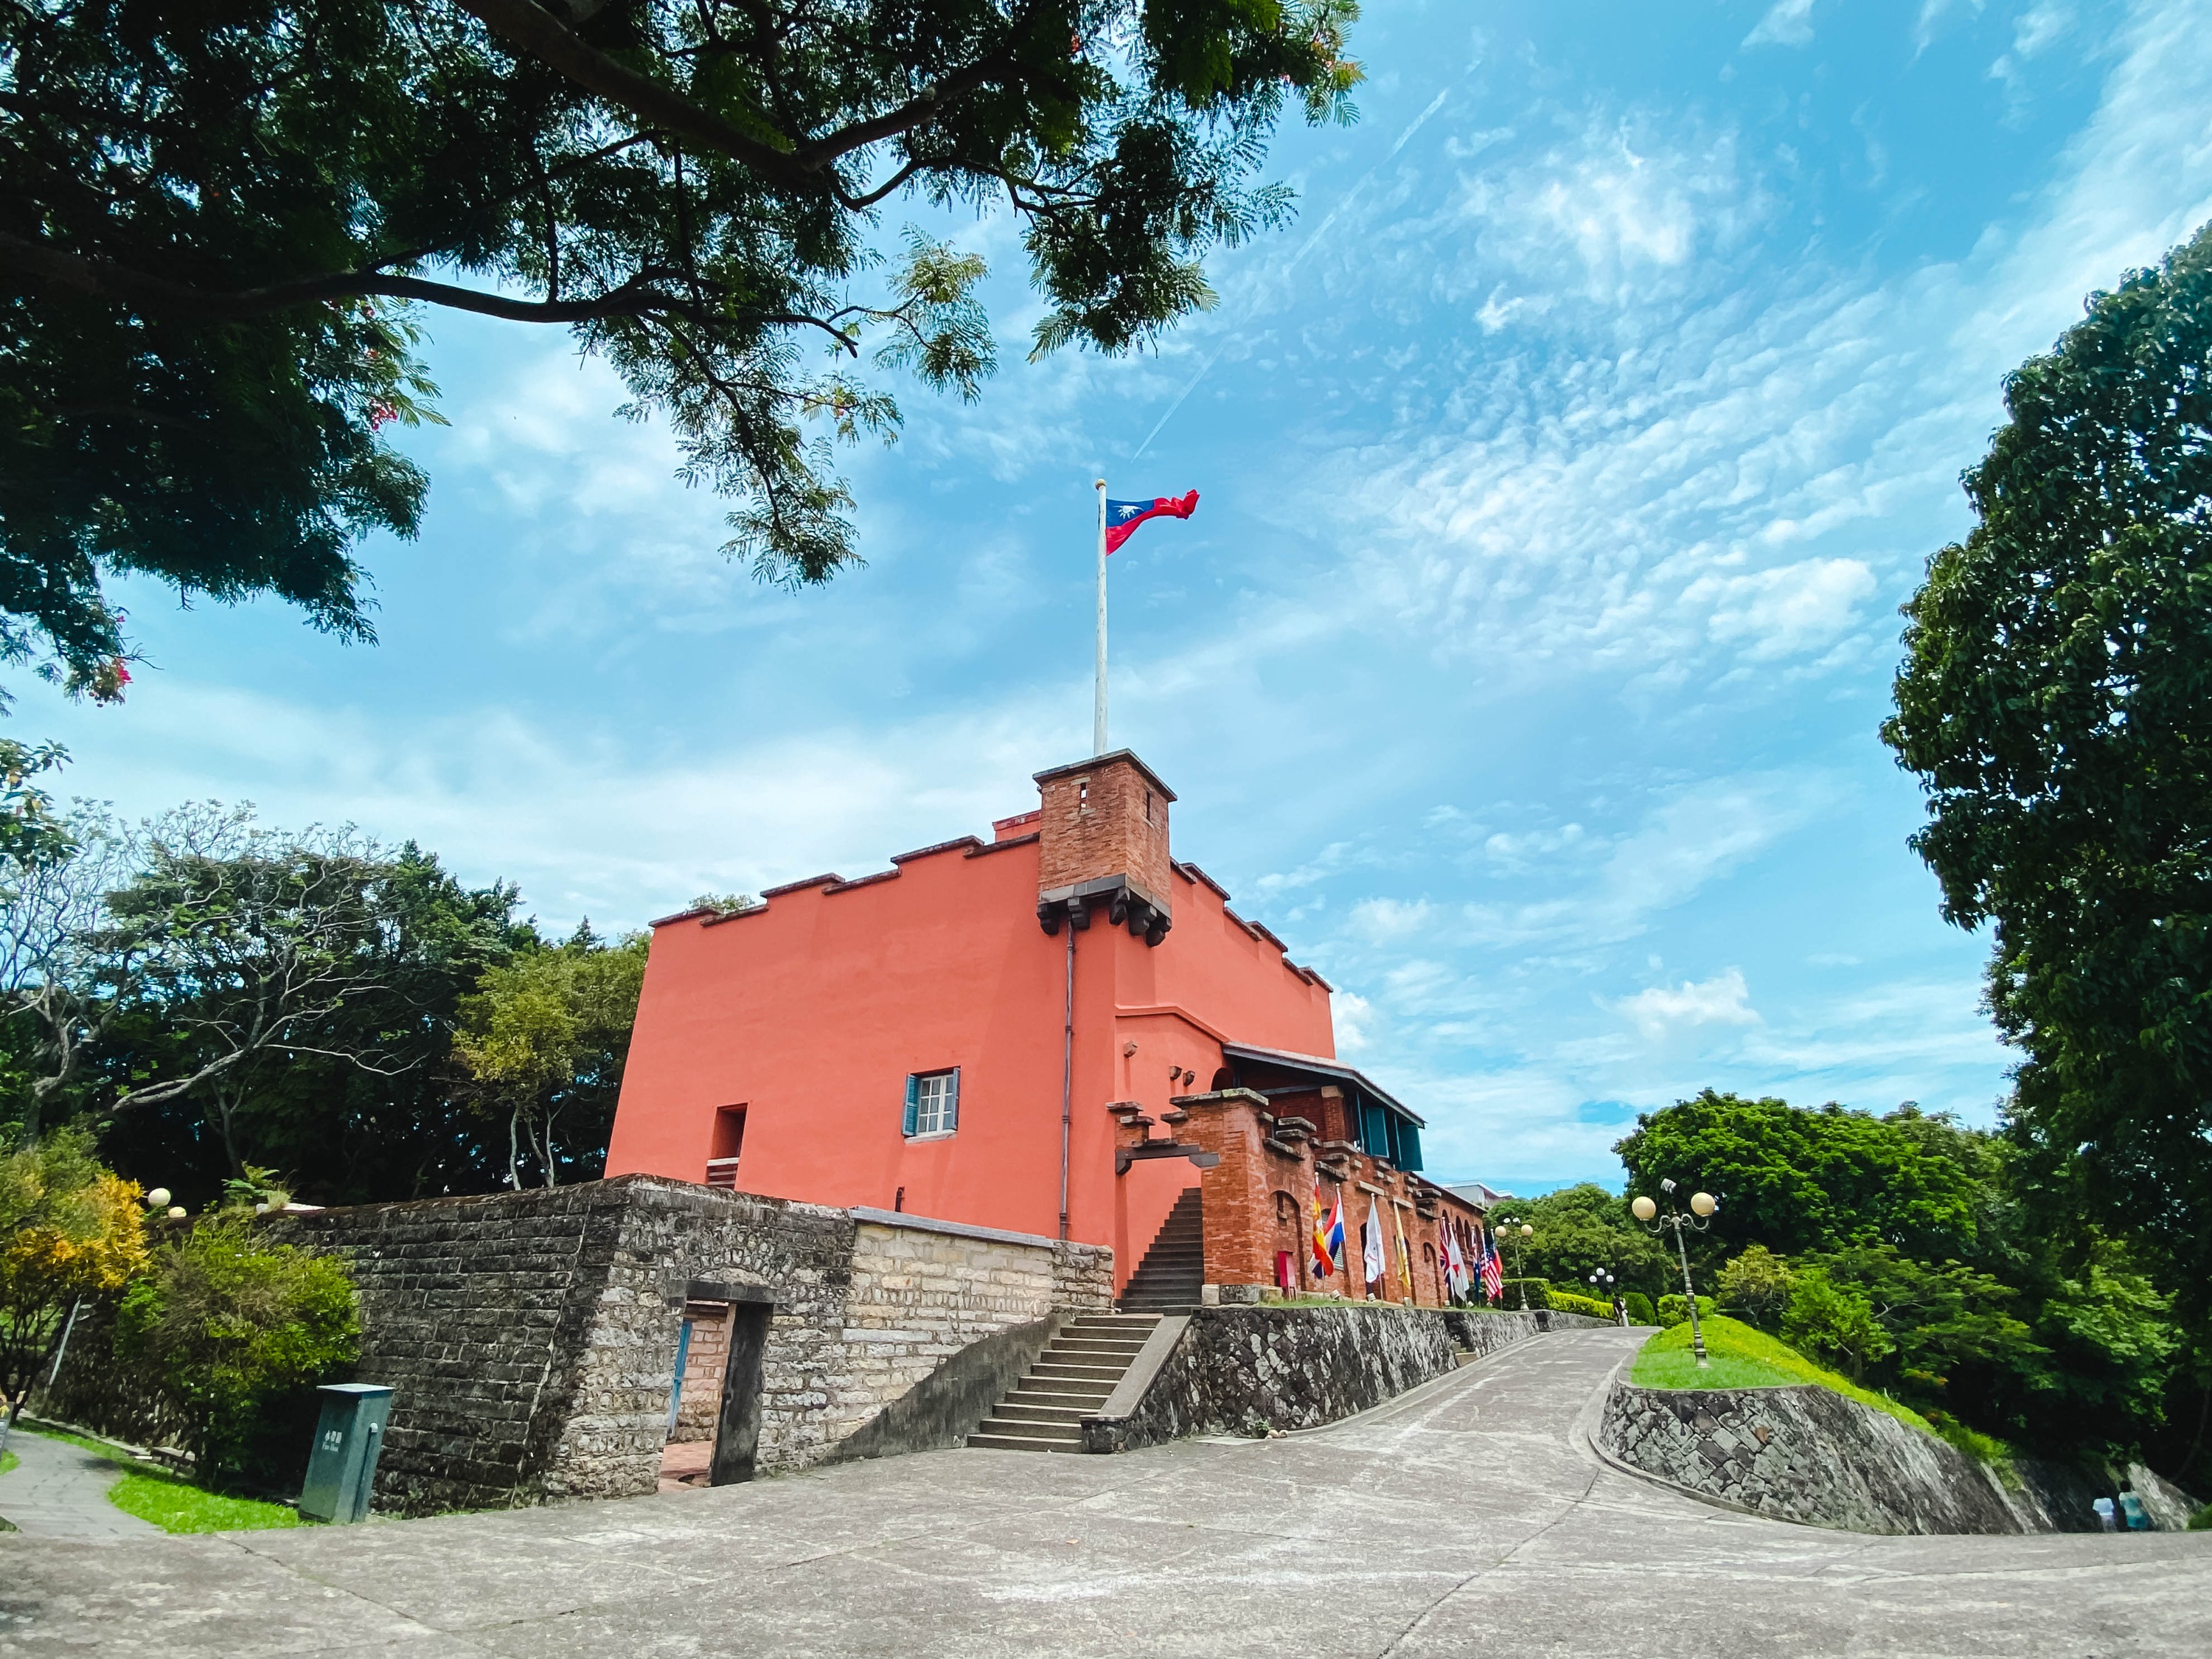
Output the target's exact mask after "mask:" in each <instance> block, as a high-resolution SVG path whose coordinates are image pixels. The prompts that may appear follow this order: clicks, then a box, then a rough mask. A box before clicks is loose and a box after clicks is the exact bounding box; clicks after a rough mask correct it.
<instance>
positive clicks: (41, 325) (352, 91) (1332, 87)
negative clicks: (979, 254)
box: [0, 0, 1359, 693]
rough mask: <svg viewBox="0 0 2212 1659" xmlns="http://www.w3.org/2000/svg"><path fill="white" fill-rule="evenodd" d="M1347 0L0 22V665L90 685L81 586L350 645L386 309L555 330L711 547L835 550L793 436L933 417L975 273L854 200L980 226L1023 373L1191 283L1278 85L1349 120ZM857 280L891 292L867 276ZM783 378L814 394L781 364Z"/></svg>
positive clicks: (391, 498) (604, 0) (748, 551)
mask: <svg viewBox="0 0 2212 1659" xmlns="http://www.w3.org/2000/svg"><path fill="white" fill-rule="evenodd" d="M1354 15H1355V8H1354V5H1353V4H1352V0H848V3H844V4H839V5H831V6H823V5H817V4H813V3H808V0H203V3H199V4H195V5H191V6H159V5H153V4H148V3H143V0H38V3H27V0H26V3H9V4H7V5H4V6H0V58H4V59H5V61H6V63H7V64H8V96H7V97H6V99H5V100H0V197H4V199H5V200H6V201H7V202H8V203H9V209H8V210H7V212H6V214H5V215H4V216H0V272H4V273H5V276H4V277H3V278H0V282H4V286H0V358H4V359H5V361H6V362H8V363H9V370H10V372H9V374H8V375H6V376H5V377H4V378H0V623H4V628H0V655H6V654H9V653H12V654H14V655H16V656H18V657H20V656H21V655H23V654H25V653H27V652H28V651H29V649H30V648H31V647H32V645H33V643H34V642H35V641H44V643H45V644H46V645H47V646H48V647H51V649H52V652H53V653H54V654H55V656H56V658H57V659H58V663H59V665H60V671H62V672H64V674H66V675H67V676H68V677H69V678H70V679H71V681H72V683H73V684H78V685H81V686H87V687H90V688H91V689H93V690H94V691H95V692H96V693H97V692H99V691H100V689H101V686H102V684H103V680H102V678H101V677H102V676H106V682H107V683H112V680H113V676H114V672H115V670H116V669H117V668H118V665H119V658H120V655H121V653H123V652H124V651H125V641H124V639H123V635H122V632H121V618H120V617H118V614H117V613H116V612H115V611H114V610H113V608H112V605H110V604H109V603H108V601H107V599H106V597H105V596H104V594H103V592H102V586H101V584H102V578H103V575H104V574H106V573H110V572H113V571H118V570H133V571H138V572H143V573H144V574H148V575H150V576H152V577H155V578H156V579H158V580H163V581H166V582H167V583H169V584H170V585H172V586H174V587H176V588H177V589H178V590H179V592H183V593H185V594H186V595H188V596H189V595H191V594H195V593H199V594H208V595H212V596H214V597H216V598H222V599H231V598H235V597H240V596H242V595H246V594H252V593H256V592H274V593H277V594H280V595H282V596H283V597H284V598H286V599H289V600H291V601H292V602H293V603H295V604H296V605H301V607H303V608H304V609H305V610H306V611H307V615H308V616H309V617H310V618H311V619H312V620H313V622H314V623H316V624H317V625H318V626H319V627H322V628H325V629H329V630H331V631H332V632H335V633H337V634H339V635H346V636H351V637H356V638H367V637H368V636H369V635H370V627H369V623H368V617H367V614H366V605H365V603H364V601H363V599H362V593H361V586H362V573H361V572H360V570H359V568H358V567H357V566H356V563H355V562H354V557H353V549H354V547H355V545H356V544H357V543H358V542H359V541H360V539H361V538H362V537H363V536H365V535H367V534H368V533H369V532H373V531H376V530H388V531H391V532H394V533H397V534H401V535H408V534H411V533H413V532H414V530H415V529H416V526H417V524H418V523H419V521H420V518H421V514H422V503H423V499H424V490H425V488H426V480H425V478H424V477H423V475H422V472H421V471H419V470H418V469H417V468H416V466H415V465H413V464H412V463H410V461H408V460H407V459H404V457H402V456H401V455H399V454H398V453H397V452H396V451H395V450H393V449H392V447H391V446H390V444H389V443H388V441H386V435H385V428H387V427H390V426H392V424H393V423H395V422H396V423H398V424H399V425H410V424H413V423H415V422H419V421H422V420H428V419H435V415H434V414H433V413H432V411H431V408H430V400H431V399H432V398H433V397H434V396H435V388H434V387H433V386H431V385H430V383H429V382H428V380H427V379H426V378H425V376H424V373H423V370H422V365H421V364H420V362H418V360H417V357H416V345H417V343H418V341H419V328H420V323H419V320H418V319H419V317H420V315H421V313H422V310H423V309H424V308H428V307H446V308H453V309H458V310H463V311H469V312H474V313H479V314H483V315H488V316H492V317H496V318H501V319H507V320H510V321H514V322H521V323H535V324H538V325H553V326H559V327H564V328H568V329H570V330H572V331H574V335H575V337H576V338H577V340H578V342H579V343H580V346H581V347H582V349H585V350H586V351H587V352H593V353H599V354H604V355H605V357H606V359H607V360H608V361H609V362H611V364H612V365H613V366H614V367H615V368H616V369H617V371H618V372H619V373H620V374H622V375H623V379H624V380H626V381H627V383H628V385H629V389H630V392H631V394H632V398H633V401H632V403H631V404H630V405H629V411H628V412H629V413H631V414H632V415H633V416H640V417H641V416H646V415H648V414H654V413H657V414H659V415H660V416H663V417H665V419H666V420H667V421H668V422H669V423H670V425H671V428H672V430H673V431H674V433H675V435H676V436H677V439H678V442H679V443H680V445H681V446H682V448H683V451H684V476H685V477H687V479H691V480H696V481H699V482H703V483H708V484H711V485H712V486H714V488H715V489H718V490H720V491H723V492H726V493H728V494H731V495H737V496H739V497H741V498H742V501H743V504H742V505H741V506H740V507H739V508H738V511H737V512H736V513H734V514H733V515H732V520H731V523H732V529H733V532H734V536H733V539H732V542H731V544H730V550H731V551H732V553H734V554H737V555H739V556H744V557H747V558H749V559H750V560H751V561H752V562H754V564H755V566H756V568H758V569H760V570H761V571H762V572H763V574H767V575H769V576H771V577H775V578H777V579H781V580H789V581H801V582H812V581H821V580H825V579H827V578H828V577H829V576H830V575H831V574H834V573H835V572H836V569H837V568H839V567H840V566H842V565H843V564H845V563H847V562H850V561H851V560H852V559H853V557H854V548H853V545H852V535H851V528H850V526H849V524H848V521H847V518H846V511H847V508H848V507H849V505H850V497H849V495H848V492H847V489H846V487H845V485H844V483H842V481H841V480H840V479H839V478H838V477H837V476H836V472H835V471H834V470H833V468H832V465H831V463H830V460H829V454H828V446H829V442H830V441H831V440H832V439H836V440H842V441H852V440H854V439H856V438H858V437H859V436H860V435H864V434H867V433H871V432H872V433H878V434H882V435H890V433H891V432H892V431H893V430H895V429H896V423H897V421H898V418H899V417H898V411H897V410H896V406H895V404H893V402H892V400H891V398H890V396H889V395H888V394H887V392H885V391H884V389H883V387H882V385H881V383H880V378H879V377H878V378H877V379H871V378H870V377H868V376H866V374H861V373H860V372H859V371H857V370H856V369H854V368H848V367H844V366H843V365H849V364H853V363H856V362H858V360H859V359H860V357H861V355H862V353H863V350H864V348H866V346H867V345H868V344H869V343H871V342H874V343H875V344H874V357H875V361H876V362H877V363H878V364H879V365H881V366H882V368H884V370H886V371H896V372H903V373H908V374H913V375H915V376H916V377H917V378H919V379H920V380H922V381H923V382H924V383H926V384H928V385H931V386H940V387H951V388H953V389H955V390H957V391H958V392H961V393H962V394H963V395H969V396H972V395H973V394H974V392H975V386H976V383H977V381H978V380H979V379H980V378H981V376H983V375H984V374H987V373H989V372H990V370H991V369H992V368H993V366H994V341H993V336H992V333H991V330H990V326H989V324H988V321H987V319H986V318H985V317H984V315H983V313H982V312H981V307H979V306H978V304H977V303H976V301H975V287H976V284H977V283H978V282H979V281H980V280H981V277H982V276H983V275H984V270H983V265H982V262H981V260H980V259H977V258H974V257H972V256H969V255H963V254H962V253H960V252H957V251H956V250H954V249H953V248H951V247H950V246H944V245H941V244H939V243H938V242H936V241H934V240H931V239H929V238H927V237H925V236H923V235H921V234H919V233H916V232H913V231H909V232H908V235H907V238H906V241H905V245H904V247H903V250H902V252H901V253H900V254H899V256H898V257H897V258H896V261H890V260H889V259H887V258H886V256H885V254H884V251H883V244H884V236H883V235H882V234H881V229H880V226H879V222H878V214H879V212H880V211H881V210H883V209H884V206H885V205H886V204H890V203H891V202H893V201H894V200H903V201H907V202H910V203H916V204H927V205H929V206H931V207H933V208H938V209H947V208H961V207H965V208H970V209H975V210H983V209H986V208H990V207H993V206H994V205H995V207H996V210H999V211H1002V212H1004V213H1006V214H1007V215H1009V216H1011V217H1012V219H1013V221H1014V222H1017V223H1018V225H1019V226H1020V227H1021V231H1022V235H1023V240H1024V246H1025V249H1026V252H1027V256H1028V259H1029V264H1030V272H1031V276H1032V277H1033V279H1034V281H1035V283H1036V285H1037V287H1038V288H1039V289H1041V290H1042V295H1043V297H1044V302H1045V303H1044V309H1043V315H1042V319H1041V320H1040V321H1039V322H1038V324H1037V325H1036V331H1035V336H1034V341H1033V344H1034V348H1035V351H1036V353H1043V352H1047V351H1050V350H1053V349H1058V348H1060V347H1061V346H1064V345H1067V344H1070V343H1090V344H1091V345H1094V346H1096V347H1097V348H1098V349H1101V350H1106V351H1121V350H1125V349H1130V348H1132V347H1134V346H1139V345H1141V344H1143V343H1146V341H1149V340H1150V339H1152V337H1154V336H1156V335H1157V334H1158V331H1161V330H1162V329H1164V328H1165V327H1166V326H1168V325H1171V324H1172V323H1173V322H1175V321H1176V319H1180V318H1181V317H1182V316H1184V315H1186V314H1188V313H1190V312H1191V311H1193V310H1194V309H1197V308H1200V307H1204V306H1206V305H1208V304H1210V303H1211V301H1212V294H1211V291H1210V290H1209V289H1208V288H1207V286H1206V281H1205V278H1204V276H1203V275H1202V272H1201V270H1200V259H1201V257H1202V256H1203V255H1204V254H1205V253H1206V252H1207V251H1208V250H1209V249H1211V248H1212V247H1216V246H1224V245H1227V244H1233V243H1235V242H1237V240H1240V239H1242V238H1243V237H1246V236H1248V235H1249V234H1252V233H1254V232H1255V231H1256V230H1258V229H1260V228H1263V227H1267V226H1270V225H1273V224H1275V223H1278V222H1280V221H1281V220H1282V218H1283V217H1284V216H1285V213H1286V211H1287V209H1288V199H1287V197H1286V195H1285V192H1284V191H1281V190H1280V189H1279V188H1277V187H1272V186H1267V187H1255V185H1253V184H1252V182H1251V180H1252V179H1253V176H1254V174H1255V172H1256V170H1257V169H1258V167H1260V165H1261V161H1262V160H1263V156H1264V149H1265V143H1266V139H1267V136H1268V134H1269V133H1270V132H1271V131H1272V130H1273V126H1274V125H1275V123H1276V121H1277V119H1278V118H1279V116H1280V114H1281V112H1282V110H1283V107H1284V106H1285V102H1286V101H1295V102H1297V103H1298V104H1300V105H1302V106H1303V108H1304V112H1305V114H1306V116H1307V118H1309V119H1310V120H1322V119H1326V118H1330V117H1332V116H1334V117H1340V118H1348V117H1349V113H1350V111H1349V106H1348V105H1347V103H1346V94H1348V93H1349V91H1350V89H1351V88H1352V86H1353V85H1354V84H1355V83H1356V82H1357V81H1358V78H1359V71H1358V69H1357V67H1356V66H1355V65H1353V64H1351V63H1349V62H1348V61H1346V58H1345V57H1344V31H1345V29H1346V26H1347V25H1348V24H1349V22H1350V21H1351V20H1352V17H1353V16H1354ZM887 265H888V269H886V266H887ZM814 351H819V352H820V353H821V354H823V359H824V360H826V363H827V365H828V366H826V367H823V366H817V363H816V362H812V361H810V353H811V352H814Z"/></svg>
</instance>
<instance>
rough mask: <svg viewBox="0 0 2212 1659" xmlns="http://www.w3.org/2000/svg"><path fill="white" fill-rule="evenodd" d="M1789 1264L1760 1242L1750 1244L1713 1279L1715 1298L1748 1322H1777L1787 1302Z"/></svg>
mask: <svg viewBox="0 0 2212 1659" xmlns="http://www.w3.org/2000/svg"><path fill="white" fill-rule="evenodd" d="M1790 1283H1791V1274H1790V1263H1789V1262H1788V1261H1786V1260H1784V1258H1783V1257H1781V1256H1778V1255H1775V1254H1774V1252H1773V1251H1771V1250H1770V1249H1767V1248H1766V1246H1765V1245H1764V1244H1753V1245H1752V1246H1751V1247H1750V1248H1749V1249H1747V1250H1745V1251H1744V1252H1743V1253H1742V1254H1741V1255H1738V1256H1737V1257H1736V1258H1735V1261H1731V1262H1729V1264H1728V1266H1726V1267H1723V1268H1722V1269H1721V1271H1720V1276H1719V1277H1718V1278H1717V1279H1716V1280H1715V1281H1714V1288H1715V1290H1717V1291H1718V1292H1719V1295H1718V1297H1717V1300H1718V1301H1720V1302H1722V1303H1723V1304H1726V1305H1727V1306H1728V1308H1729V1310H1731V1311H1733V1312H1735V1313H1740V1314H1741V1315H1742V1316H1744V1317H1745V1318H1746V1319H1747V1320H1748V1321H1749V1322H1751V1323H1752V1324H1753V1325H1759V1326H1765V1325H1769V1324H1771V1323H1774V1322H1777V1321H1778V1320H1779V1319H1780V1318H1781V1316H1782V1310H1784V1308H1786V1307H1788V1306H1789V1305H1790Z"/></svg>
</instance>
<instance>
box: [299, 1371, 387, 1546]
mask: <svg viewBox="0 0 2212 1659" xmlns="http://www.w3.org/2000/svg"><path fill="white" fill-rule="evenodd" d="M315 1392H316V1394H318V1395H320V1396H321V1398H322V1402H323V1414H322V1419H321V1420H320V1421H319V1422H318V1423H317V1424H316V1425H315V1445H314V1450H313V1453H311V1454H310V1455H309V1456H308V1458H307V1484H306V1485H305V1486H301V1488H300V1513H301V1514H302V1515H304V1516H307V1517H308V1518H309V1519H310V1520H315V1521H335V1522H339V1523H341V1524H343V1523H347V1522H355V1521H364V1520H367V1519H368V1495H369V1491H370V1489H371V1488H372V1487H373V1486H374V1485H375V1484H376V1456H377V1454H378V1453H379V1452H380V1451H382V1450H383V1449H384V1425H385V1423H386V1420H387V1419H389V1418H390V1417H391V1415H392V1390H391V1389H387V1388H386V1387H384V1386H383V1385H382V1384H381V1383H326V1384H325V1386H323V1387H322V1388H319V1389H316V1390H315Z"/></svg>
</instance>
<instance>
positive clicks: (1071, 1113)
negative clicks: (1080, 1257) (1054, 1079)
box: [1060, 915, 1075, 1239]
mask: <svg viewBox="0 0 2212 1659" xmlns="http://www.w3.org/2000/svg"><path fill="white" fill-rule="evenodd" d="M1066 925H1067V1012H1066V1023H1065V1024H1063V1025H1062V1026H1061V1028H1060V1237H1061V1238H1062V1239H1065V1238H1066V1237H1067V1142H1068V1136H1069V1134H1070V1133H1071V1132H1072V1131H1073V1127H1074V1124H1075V918H1074V917H1073V916H1072V915H1071V916H1069V917H1068V918H1067V923H1066Z"/></svg>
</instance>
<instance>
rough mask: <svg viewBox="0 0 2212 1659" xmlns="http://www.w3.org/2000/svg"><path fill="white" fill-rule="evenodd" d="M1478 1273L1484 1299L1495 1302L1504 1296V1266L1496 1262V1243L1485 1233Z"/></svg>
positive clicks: (1502, 1263)
mask: <svg viewBox="0 0 2212 1659" xmlns="http://www.w3.org/2000/svg"><path fill="white" fill-rule="evenodd" d="M1479 1271H1480V1273H1481V1275H1482V1294H1483V1296H1484V1297H1485V1298H1486V1299H1487V1300H1489V1301H1492V1302H1495V1301H1496V1300H1498V1297H1501V1296H1504V1294H1505V1264H1504V1262H1503V1261H1500V1260H1498V1245H1497V1243H1496V1241H1495V1240H1493V1239H1492V1237H1490V1235H1489V1234H1487V1233H1485V1234H1484V1235H1483V1236H1482V1262H1481V1266H1480V1269H1479Z"/></svg>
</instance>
